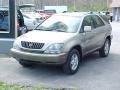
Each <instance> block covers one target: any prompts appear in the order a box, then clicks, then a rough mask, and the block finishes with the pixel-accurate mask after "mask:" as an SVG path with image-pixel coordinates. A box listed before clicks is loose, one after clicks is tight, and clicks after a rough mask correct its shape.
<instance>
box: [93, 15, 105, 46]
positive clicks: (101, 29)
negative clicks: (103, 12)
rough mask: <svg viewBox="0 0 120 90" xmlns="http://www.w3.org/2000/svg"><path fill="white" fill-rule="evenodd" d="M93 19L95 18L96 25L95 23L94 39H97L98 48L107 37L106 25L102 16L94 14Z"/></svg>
mask: <svg viewBox="0 0 120 90" xmlns="http://www.w3.org/2000/svg"><path fill="white" fill-rule="evenodd" d="M92 19H93V21H94V25H95V29H94V30H93V31H94V33H95V38H94V40H95V41H96V48H100V47H101V46H102V44H103V42H104V39H105V34H106V30H105V29H106V28H105V27H106V25H105V24H104V22H103V21H102V20H101V18H100V17H99V16H97V15H92Z"/></svg>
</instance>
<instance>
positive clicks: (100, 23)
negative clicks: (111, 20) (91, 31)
mask: <svg viewBox="0 0 120 90" xmlns="http://www.w3.org/2000/svg"><path fill="white" fill-rule="evenodd" d="M92 17H93V20H94V22H95V27H100V26H104V22H103V21H102V20H101V18H100V17H99V16H97V15H94V16H92Z"/></svg>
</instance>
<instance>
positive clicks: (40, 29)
mask: <svg viewBox="0 0 120 90" xmlns="http://www.w3.org/2000/svg"><path fill="white" fill-rule="evenodd" d="M35 30H40V31H53V29H41V28H40V29H35Z"/></svg>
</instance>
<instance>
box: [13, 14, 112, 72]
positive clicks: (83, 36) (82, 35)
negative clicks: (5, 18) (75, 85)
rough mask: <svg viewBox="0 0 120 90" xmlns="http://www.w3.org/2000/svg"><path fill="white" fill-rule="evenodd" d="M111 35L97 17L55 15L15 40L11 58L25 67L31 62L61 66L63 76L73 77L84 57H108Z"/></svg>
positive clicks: (101, 20)
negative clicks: (92, 55)
mask: <svg viewBox="0 0 120 90" xmlns="http://www.w3.org/2000/svg"><path fill="white" fill-rule="evenodd" d="M111 32H112V28H111V25H110V24H109V23H107V22H106V21H105V20H104V19H103V18H102V17H100V16H99V15H97V14H90V13H77V12H74V13H63V14H56V15H53V16H51V17H50V18H48V19H47V20H46V21H44V22H43V23H42V24H41V25H39V26H38V27H36V29H35V30H33V31H31V32H28V33H26V34H24V35H22V36H20V37H18V38H17V39H16V40H15V42H14V44H13V48H12V49H11V54H12V56H13V57H14V58H16V59H17V61H18V62H19V63H20V64H21V65H22V66H25V67H27V66H31V65H33V62H34V63H35V62H36V63H44V64H56V65H58V64H60V65H62V67H63V71H64V72H65V73H67V74H74V73H76V72H77V71H78V68H79V66H80V64H81V61H82V57H83V56H85V55H87V54H89V53H92V52H94V51H99V55H100V56H101V57H107V56H108V54H109V51H110V46H111V40H112V34H111Z"/></svg>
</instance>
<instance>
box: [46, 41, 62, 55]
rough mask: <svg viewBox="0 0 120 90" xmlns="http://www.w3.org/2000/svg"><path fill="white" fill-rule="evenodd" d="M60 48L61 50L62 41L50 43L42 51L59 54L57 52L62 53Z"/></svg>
mask: <svg viewBox="0 0 120 90" xmlns="http://www.w3.org/2000/svg"><path fill="white" fill-rule="evenodd" d="M62 50H63V44H62V43H59V44H52V45H50V46H48V47H47V49H46V50H45V52H44V53H46V54H59V53H62Z"/></svg>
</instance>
